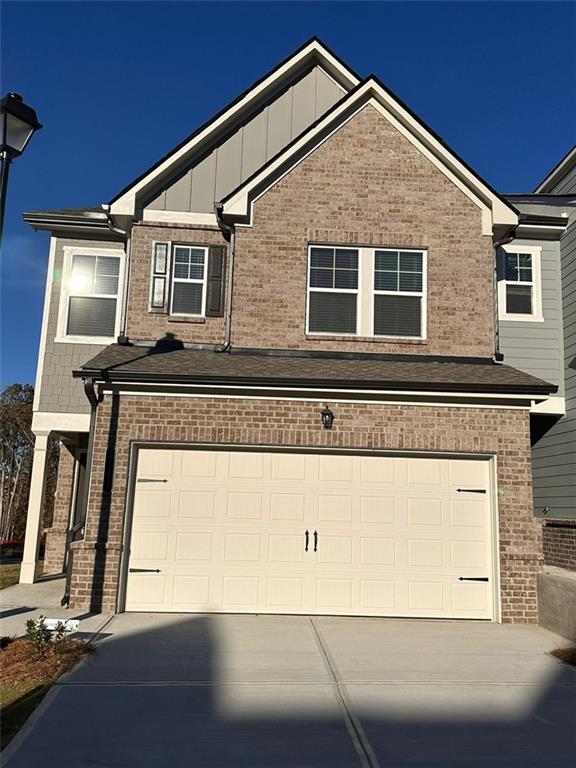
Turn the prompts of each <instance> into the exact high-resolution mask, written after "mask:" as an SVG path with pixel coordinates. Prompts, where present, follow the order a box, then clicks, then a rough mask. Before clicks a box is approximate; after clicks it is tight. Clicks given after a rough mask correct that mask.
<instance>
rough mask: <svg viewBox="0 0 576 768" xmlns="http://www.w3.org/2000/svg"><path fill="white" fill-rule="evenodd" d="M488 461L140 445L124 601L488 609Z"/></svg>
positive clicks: (143, 606)
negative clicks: (165, 447) (141, 447)
mask: <svg viewBox="0 0 576 768" xmlns="http://www.w3.org/2000/svg"><path fill="white" fill-rule="evenodd" d="M491 542H492V534H491V513H490V492H489V463H488V461H481V460H473V459H468V460H463V459H439V458H433V459H432V458H430V459H428V458H406V457H382V456H365V455H342V454H338V455H336V454H310V453H283V452H276V453H264V452H256V451H247V450H240V451H214V450H167V449H142V450H140V452H139V460H138V471H137V481H136V489H135V498H134V509H133V522H132V536H131V543H130V558H129V573H128V580H127V592H126V609H127V610H132V611H173V612H181V611H228V612H249V613H311V614H342V615H346V614H349V615H369V616H414V617H444V618H446V617H455V618H492V615H493V567H492V544H491Z"/></svg>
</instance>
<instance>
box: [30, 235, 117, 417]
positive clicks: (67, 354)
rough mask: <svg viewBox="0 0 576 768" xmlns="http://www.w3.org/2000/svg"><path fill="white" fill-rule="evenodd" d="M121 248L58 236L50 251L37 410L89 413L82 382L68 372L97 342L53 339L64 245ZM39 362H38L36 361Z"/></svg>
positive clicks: (98, 347)
mask: <svg viewBox="0 0 576 768" xmlns="http://www.w3.org/2000/svg"><path fill="white" fill-rule="evenodd" d="M65 246H77V247H79V248H82V247H85V248H122V247H123V246H122V245H121V244H119V243H118V241H109V240H74V239H68V238H61V237H59V238H58V239H57V241H56V248H55V253H54V268H53V271H52V275H51V276H48V277H49V278H51V280H52V291H51V296H50V309H49V313H48V321H47V329H46V349H45V352H44V367H43V370H42V379H41V384H40V398H39V405H38V410H39V411H45V412H50V413H90V405H89V404H88V400H87V399H86V395H85V394H84V389H83V386H82V381H79V380H78V379H73V378H72V371H73V370H74V369H75V368H79V367H80V366H81V365H82V364H83V363H85V362H86V361H87V360H90V358H91V357H93V356H94V355H96V354H98V352H100V351H101V350H102V349H104V347H103V346H101V345H100V344H69V343H64V342H56V341H54V339H55V338H56V335H57V329H58V310H59V307H60V289H61V287H62V267H63V263H64V247H65ZM38 363H39V364H40V361H38Z"/></svg>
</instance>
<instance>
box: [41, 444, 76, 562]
mask: <svg viewBox="0 0 576 768" xmlns="http://www.w3.org/2000/svg"><path fill="white" fill-rule="evenodd" d="M75 467H76V464H75V458H74V455H73V454H72V453H70V451H69V450H68V449H67V448H66V446H65V445H62V446H61V447H60V459H59V462H58V481H57V484H56V496H55V498H54V517H53V518H52V527H51V528H49V529H48V530H47V532H46V549H45V554H44V573H46V574H48V573H62V571H63V570H64V561H65V555H66V553H65V547H66V533H67V531H68V524H69V522H70V510H71V506H72V498H73V496H74V473H75Z"/></svg>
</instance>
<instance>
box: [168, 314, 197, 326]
mask: <svg viewBox="0 0 576 768" xmlns="http://www.w3.org/2000/svg"><path fill="white" fill-rule="evenodd" d="M168 322H169V323H197V324H204V323H205V322H206V318H205V317H175V316H174V315H172V316H171V317H168Z"/></svg>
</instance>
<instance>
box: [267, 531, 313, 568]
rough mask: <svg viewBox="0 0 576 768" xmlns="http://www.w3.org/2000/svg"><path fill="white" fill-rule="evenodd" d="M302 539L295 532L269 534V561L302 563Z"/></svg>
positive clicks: (303, 553)
mask: <svg viewBox="0 0 576 768" xmlns="http://www.w3.org/2000/svg"><path fill="white" fill-rule="evenodd" d="M304 555H305V552H304V540H303V537H302V536H299V535H295V534H270V536H269V538H268V562H269V563H294V564H296V563H302V562H303V560H304Z"/></svg>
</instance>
